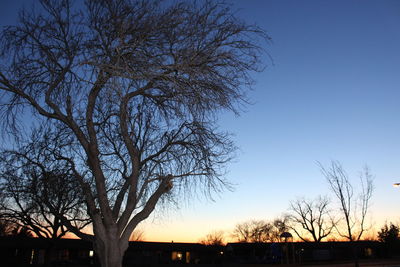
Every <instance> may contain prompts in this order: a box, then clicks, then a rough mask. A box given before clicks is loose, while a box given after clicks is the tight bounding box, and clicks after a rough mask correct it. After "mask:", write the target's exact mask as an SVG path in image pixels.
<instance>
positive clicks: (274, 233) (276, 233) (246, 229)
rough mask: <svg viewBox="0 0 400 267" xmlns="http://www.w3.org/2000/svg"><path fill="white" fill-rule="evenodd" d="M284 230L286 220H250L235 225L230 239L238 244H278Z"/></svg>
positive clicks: (285, 228)
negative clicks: (233, 239)
mask: <svg viewBox="0 0 400 267" xmlns="http://www.w3.org/2000/svg"><path fill="white" fill-rule="evenodd" d="M286 230H287V222H286V219H279V218H278V219H275V220H274V221H272V222H268V221H264V220H251V221H246V222H243V223H239V224H237V225H236V226H235V228H234V230H233V233H232V237H233V238H235V239H236V240H237V241H238V242H251V243H264V242H279V241H280V235H281V234H282V233H283V232H285V231H286Z"/></svg>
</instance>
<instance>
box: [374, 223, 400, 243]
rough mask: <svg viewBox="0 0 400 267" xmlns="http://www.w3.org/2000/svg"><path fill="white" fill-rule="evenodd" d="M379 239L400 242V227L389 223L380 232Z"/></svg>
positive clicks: (386, 241) (385, 241)
mask: <svg viewBox="0 0 400 267" xmlns="http://www.w3.org/2000/svg"><path fill="white" fill-rule="evenodd" d="M378 240H379V241H380V242H384V243H388V244H394V243H398V242H400V228H399V226H397V225H394V224H393V223H390V225H388V224H387V223H386V224H385V225H384V226H383V227H382V228H381V230H380V231H379V232H378Z"/></svg>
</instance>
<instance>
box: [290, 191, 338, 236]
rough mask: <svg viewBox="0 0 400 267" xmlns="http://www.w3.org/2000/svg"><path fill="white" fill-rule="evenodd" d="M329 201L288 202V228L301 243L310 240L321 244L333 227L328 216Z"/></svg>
mask: <svg viewBox="0 0 400 267" xmlns="http://www.w3.org/2000/svg"><path fill="white" fill-rule="evenodd" d="M328 205H329V199H328V198H327V197H321V196H320V197H318V198H316V199H314V200H307V199H305V198H298V199H296V200H294V201H291V202H290V208H289V220H290V222H291V226H290V228H291V229H292V230H293V231H294V232H295V233H296V235H297V236H298V237H299V238H300V239H301V240H303V241H306V242H308V241H309V240H310V239H311V240H312V241H314V242H321V241H322V239H324V238H326V237H328V236H329V235H330V234H331V233H332V230H333V229H334V227H335V224H336V223H335V221H334V220H333V219H332V217H331V216H330V214H329V207H328Z"/></svg>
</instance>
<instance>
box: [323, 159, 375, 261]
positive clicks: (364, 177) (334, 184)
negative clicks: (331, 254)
mask: <svg viewBox="0 0 400 267" xmlns="http://www.w3.org/2000/svg"><path fill="white" fill-rule="evenodd" d="M320 168H321V171H322V173H323V175H324V176H325V178H326V180H327V181H328V183H329V186H330V189H331V190H332V192H333V193H334V195H335V196H336V198H337V200H338V202H339V206H340V213H341V216H342V222H343V224H340V223H339V224H336V226H335V228H336V230H337V232H338V234H339V235H340V236H341V237H343V238H346V239H347V240H349V241H350V242H352V243H353V244H354V242H355V241H359V240H360V239H361V237H362V235H363V234H364V232H365V231H366V230H367V226H366V219H367V214H368V210H369V208H370V200H371V197H372V192H373V176H372V175H371V173H370V171H369V168H368V167H365V168H364V170H363V172H362V173H361V174H360V185H361V192H360V193H359V195H355V194H354V189H353V185H352V184H351V182H350V180H349V178H348V175H347V173H346V172H345V170H344V169H343V167H342V165H341V164H340V163H339V162H337V161H332V162H331V166H330V167H329V168H325V167H323V166H322V165H321V164H320ZM342 225H344V227H341V226H342ZM342 229H345V230H342ZM353 247H354V257H355V265H356V266H358V257H357V252H356V249H357V248H356V245H355V244H354V245H353Z"/></svg>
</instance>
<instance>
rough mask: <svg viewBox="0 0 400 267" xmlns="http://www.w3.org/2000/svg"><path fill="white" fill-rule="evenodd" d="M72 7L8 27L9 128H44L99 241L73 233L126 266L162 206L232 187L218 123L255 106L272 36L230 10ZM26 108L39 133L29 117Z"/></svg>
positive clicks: (120, 2) (186, 5)
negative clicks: (254, 75)
mask: <svg viewBox="0 0 400 267" xmlns="http://www.w3.org/2000/svg"><path fill="white" fill-rule="evenodd" d="M71 2H72V1H68V0H63V1H50V0H42V1H41V4H42V8H41V9H40V10H38V11H37V12H21V13H20V23H19V24H18V25H17V26H13V27H7V28H5V30H3V32H2V34H1V49H0V54H1V56H2V58H1V62H0V90H1V91H2V93H3V94H2V96H1V98H0V99H1V100H0V101H1V104H3V105H1V107H2V111H3V112H2V116H3V118H4V119H3V120H2V121H3V122H5V123H6V124H5V126H6V127H5V128H4V129H6V130H8V131H11V130H12V131H13V134H18V133H21V132H23V133H24V132H25V131H28V130H29V129H33V131H36V130H37V127H38V126H42V125H44V126H43V127H44V128H45V132H46V133H47V143H46V146H45V147H43V149H45V150H47V151H52V155H53V160H55V161H64V162H67V163H68V165H69V166H70V167H71V168H72V172H73V175H74V177H75V178H76V179H77V181H78V183H79V184H80V189H81V190H82V191H83V194H84V198H85V201H86V205H87V211H88V214H89V216H90V217H91V219H92V221H93V230H94V237H91V236H89V235H86V234H84V233H81V232H79V231H78V229H76V228H75V227H73V226H72V225H67V227H68V228H69V229H70V230H71V231H73V232H74V233H76V234H77V235H78V236H80V237H82V238H87V239H90V240H93V242H94V248H95V250H96V252H97V255H98V256H99V260H100V262H101V265H102V266H103V267H108V266H113V267H118V266H121V262H122V256H123V254H124V252H125V250H126V249H127V247H128V240H129V237H130V235H131V233H132V231H133V230H134V229H135V228H136V226H137V225H138V224H139V223H140V222H141V221H143V220H144V219H146V218H147V217H148V216H149V215H150V214H151V213H152V212H153V210H154V209H155V207H156V204H157V203H159V202H160V199H164V200H168V197H169V198H172V197H174V196H180V195H181V194H183V193H184V192H186V191H188V190H189V189H193V190H204V192H206V193H210V192H213V191H219V190H221V189H222V188H224V187H225V186H226V185H227V183H226V181H224V180H223V174H224V166H225V164H226V163H227V162H229V161H230V159H231V157H232V155H233V154H232V153H233V151H234V150H235V147H234V145H233V143H232V141H231V140H230V137H229V135H228V134H227V133H223V132H220V131H219V130H218V129H217V127H216V124H215V122H216V115H218V113H219V112H220V111H221V110H230V111H234V112H238V111H239V110H240V105H241V104H243V103H245V100H246V98H245V92H246V91H245V90H244V89H247V87H248V86H250V85H251V82H252V80H251V79H250V76H249V74H250V71H259V70H261V69H262V66H260V64H259V63H260V57H261V56H262V52H263V51H262V49H261V48H260V46H259V45H258V40H263V41H265V40H266V39H268V38H267V36H266V35H265V33H264V32H263V31H262V30H260V29H259V28H258V27H256V26H250V25H247V24H245V23H244V22H243V21H241V20H240V19H238V18H236V17H235V16H234V15H233V14H232V12H231V11H230V9H229V7H228V6H227V5H225V4H223V3H220V2H214V1H207V2H196V1H193V2H191V1H184V2H183V1H182V2H174V1H173V2H168V3H164V2H162V3H160V1H140V0H137V1H128V0H116V1H109V0H88V1H85V6H80V5H75V6H72V4H71ZM75 3H78V2H75ZM25 108H29V111H31V112H32V113H31V114H32V116H35V121H34V122H32V123H31V124H30V125H29V122H28V121H26V120H19V121H18V120H17V119H18V118H21V117H19V115H24V114H27V113H24V112H23V111H25V110H26V109H25ZM28 114H30V113H28ZM17 122H21V123H23V130H21V128H19V127H18V123H17ZM23 136H24V135H23V134H20V135H19V138H20V139H21V138H23Z"/></svg>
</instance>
